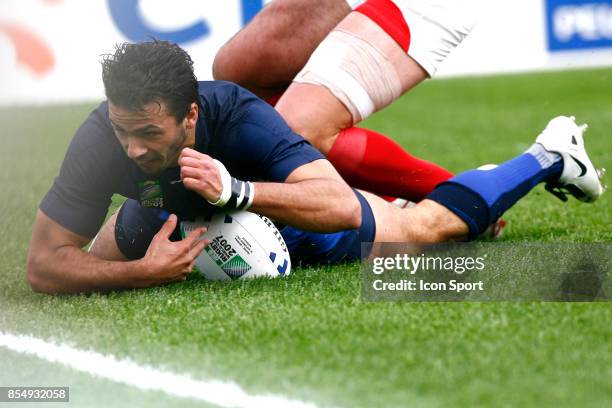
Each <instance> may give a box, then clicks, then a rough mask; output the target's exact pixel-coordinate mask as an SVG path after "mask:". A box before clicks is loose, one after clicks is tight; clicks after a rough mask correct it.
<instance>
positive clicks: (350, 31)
mask: <svg viewBox="0 0 612 408" xmlns="http://www.w3.org/2000/svg"><path fill="white" fill-rule="evenodd" d="M398 3H399V2H398ZM411 3H417V2H411ZM423 3H427V2H423ZM368 7H369V8H368ZM362 8H365V9H366V11H363V10H361V9H362ZM376 8H378V9H381V10H383V11H384V12H382V15H383V17H382V18H379V17H376V15H377V14H376V13H373V12H372V11H371V10H376ZM359 10H361V11H359ZM367 10H370V11H367ZM385 10H386V11H385ZM358 11H359V12H353V13H351V14H350V15H349V16H347V17H346V18H345V19H344V20H343V21H342V22H341V23H340V24H339V25H338V27H337V28H336V29H335V30H334V31H333V32H332V33H331V34H330V36H329V37H328V38H327V39H326V40H324V41H323V43H322V44H321V46H320V47H319V48H317V50H316V51H315V52H314V54H313V56H312V57H311V59H310V60H309V62H308V63H307V65H306V67H305V68H304V69H303V70H302V71H301V72H300V73H299V74H298V76H297V78H296V79H295V81H294V83H293V84H292V85H291V86H290V87H289V89H288V90H287V92H286V93H285V94H284V95H283V97H281V99H280V100H279V101H278V104H277V105H276V108H277V110H278V111H279V112H280V113H281V115H282V116H283V117H284V118H285V120H287V122H288V123H289V125H290V126H291V127H292V129H293V130H294V131H296V132H297V133H299V134H301V135H303V136H304V137H305V138H306V139H308V140H309V141H310V142H311V143H312V144H313V145H314V146H315V147H317V148H318V149H319V150H321V151H322V152H323V153H325V154H327V155H328V159H329V160H330V161H331V162H332V164H334V166H336V167H337V168H338V170H339V171H340V174H341V175H342V176H343V177H344V178H345V179H346V180H350V181H349V182H350V183H351V185H353V186H356V187H358V188H361V189H364V190H367V191H372V192H376V193H378V194H391V195H398V196H401V197H404V198H410V199H415V198H416V199H421V198H422V197H423V195H424V194H426V193H428V192H430V191H431V188H432V187H433V186H435V185H436V184H437V182H439V181H443V180H445V179H447V178H448V177H449V175H450V173H449V172H448V171H446V170H445V169H443V168H441V167H439V166H436V165H433V164H431V163H429V162H425V161H423V160H419V159H415V158H414V157H413V156H412V155H410V154H408V153H407V152H405V151H404V150H403V149H401V148H399V147H398V145H397V144H396V143H394V142H392V141H391V140H389V139H388V138H386V137H384V136H382V135H380V134H377V133H375V132H371V131H366V130H361V129H354V128H351V126H352V125H353V124H354V123H357V122H359V121H360V120H362V119H364V118H365V117H367V116H368V115H370V114H371V113H372V112H375V111H377V110H380V109H382V108H383V107H384V106H386V105H388V104H389V103H391V102H392V101H394V100H395V99H397V98H398V97H399V96H400V95H401V94H403V93H405V92H406V91H408V90H410V89H411V88H412V87H414V86H416V85H417V84H418V83H420V82H421V81H423V80H424V79H426V78H427V77H428V76H429V75H432V74H433V73H435V71H436V69H437V66H438V65H439V64H440V63H441V62H442V61H443V60H444V58H445V57H446V55H448V53H450V52H451V51H452V49H454V48H455V47H456V46H457V45H458V44H459V43H460V42H461V41H462V39H463V38H465V36H466V35H467V33H468V32H469V29H470V28H469V27H468V28H465V27H464V28H465V29H464V28H461V29H454V28H452V29H448V30H442V32H441V33H436V32H435V30H436V29H432V28H430V27H429V26H436V24H435V23H432V22H430V23H429V24H425V23H423V22H421V21H420V19H421V17H415V16H416V13H414V12H412V11H406V14H407V15H410V16H413V19H412V20H411V22H412V23H413V25H414V26H415V29H416V31H418V32H415V33H413V37H415V38H416V41H413V43H414V44H410V47H413V48H414V52H412V51H410V48H408V40H409V39H410V37H411V32H410V31H409V29H408V26H407V25H406V21H405V20H404V18H403V14H402V13H403V12H402V11H400V10H399V8H398V7H396V6H395V4H394V3H393V2H391V1H390V0H377V1H373V0H370V1H368V2H366V3H365V4H364V5H363V6H361V7H360V8H358ZM375 21H376V22H375ZM385 21H387V22H388V21H395V23H391V24H388V23H385ZM411 22H410V21H409V22H408V25H411ZM447 25H448V26H449V27H450V26H451V25H452V24H450V23H448V24H447ZM443 26H444V25H443ZM383 27H384V28H383ZM436 27H437V26H436ZM432 31H433V34H432V36H431V37H432V39H429V38H426V36H424V35H423V34H422V33H423V32H427V33H429V32H432ZM449 36H450V37H449ZM447 37H449V38H447ZM404 40H406V41H404ZM406 51H408V54H407V53H406ZM432 54H433V55H434V56H433V57H432ZM354 134H359V135H361V138H360V139H364V140H365V144H367V146H368V148H367V150H365V153H364V150H363V149H360V148H352V146H351V142H352V141H351V140H350V136H352V135H354ZM354 143H355V144H359V143H360V142H358V141H355V142H354ZM380 152H387V153H388V154H387V155H385V154H380ZM391 153H393V154H391ZM389 158H392V159H391V160H389ZM345 163H351V164H352V165H349V166H343V164H345ZM363 169H368V171H365V170H363ZM362 170H363V171H362ZM398 172H401V173H403V174H405V175H407V176H403V177H398ZM414 174H416V175H423V174H428V175H429V176H430V179H431V180H432V183H430V185H419V184H414V181H415V177H412V176H411V175H414ZM417 177H418V176H417Z"/></svg>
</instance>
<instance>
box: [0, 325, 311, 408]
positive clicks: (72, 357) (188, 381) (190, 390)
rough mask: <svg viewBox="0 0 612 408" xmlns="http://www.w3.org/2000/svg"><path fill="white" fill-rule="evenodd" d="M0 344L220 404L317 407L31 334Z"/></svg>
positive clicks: (3, 337) (6, 337)
mask: <svg viewBox="0 0 612 408" xmlns="http://www.w3.org/2000/svg"><path fill="white" fill-rule="evenodd" d="M0 347H5V348H7V349H9V350H12V351H15V352H18V353H22V354H29V355H33V356H36V357H39V358H41V359H43V360H47V361H49V362H52V363H60V364H63V365H65V366H68V367H70V368H72V369H75V370H78V371H82V372H84V373H88V374H91V375H94V376H97V377H101V378H106V379H109V380H112V381H115V382H119V383H123V384H127V385H131V386H133V387H136V388H140V389H141V390H154V391H162V392H165V393H166V394H169V395H173V396H177V397H183V398H193V399H198V400H201V401H205V402H208V403H210V404H214V405H218V406H221V407H236V408H260V407H261V408H316V405H314V404H312V403H309V402H303V401H297V400H290V399H287V398H284V397H280V396H274V395H249V394H247V393H246V392H245V391H244V390H243V389H242V388H241V387H240V386H239V385H238V384H235V383H230V382H224V381H218V380H208V381H202V380H194V379H192V378H190V377H188V376H186V375H181V374H175V373H171V372H167V371H161V370H158V369H155V368H152V367H147V366H141V365H138V364H136V363H134V362H133V361H129V360H118V359H117V358H115V357H114V356H112V355H111V356H105V355H102V354H100V353H96V352H93V351H84V350H78V349H75V348H73V347H70V346H68V345H63V344H54V343H51V342H47V341H45V340H41V339H37V338H35V337H31V336H23V335H13V334H8V333H3V332H0Z"/></svg>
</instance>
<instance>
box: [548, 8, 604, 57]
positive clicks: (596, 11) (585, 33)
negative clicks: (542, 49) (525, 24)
mask: <svg viewBox="0 0 612 408" xmlns="http://www.w3.org/2000/svg"><path fill="white" fill-rule="evenodd" d="M546 31H547V36H548V49H549V50H550V51H551V52H559V51H573V50H583V49H591V48H602V47H612V2H610V1H589V0H547V1H546Z"/></svg>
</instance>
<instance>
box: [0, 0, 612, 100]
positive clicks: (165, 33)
mask: <svg viewBox="0 0 612 408" xmlns="http://www.w3.org/2000/svg"><path fill="white" fill-rule="evenodd" d="M268 2H269V1H264V0H224V1H218V0H217V1H215V0H174V1H171V2H170V1H164V0H88V1H82V0H2V2H0V105H2V106H10V105H31V104H33V103H34V104H48V103H55V102H61V103H66V102H68V103H73V102H88V101H95V100H100V99H102V98H103V92H102V84H101V81H100V66H99V60H100V56H101V55H102V54H105V53H109V52H112V50H113V45H114V44H115V43H118V42H123V41H139V40H143V39H146V38H148V37H150V36H154V37H156V38H159V39H164V40H170V41H173V42H177V43H179V44H180V45H181V46H183V47H184V48H186V49H187V50H188V51H189V52H190V54H191V55H192V57H193V59H194V61H195V66H196V73H197V75H198V77H199V78H200V79H202V80H204V79H210V78H211V64H212V61H213V58H214V55H215V53H216V51H217V49H218V48H219V47H220V46H221V45H222V44H223V43H224V42H225V41H227V40H228V39H229V38H230V37H231V36H232V35H233V34H234V33H235V32H236V31H238V30H239V29H240V28H241V27H243V26H244V25H245V24H247V23H248V21H250V19H251V18H252V17H253V16H254V15H255V14H256V13H257V12H258V11H259V10H260V9H261V8H262V7H264V6H265V4H266V3H268ZM481 2H482V17H481V22H480V25H478V26H477V28H476V29H475V31H474V33H473V35H471V36H470V37H469V38H468V39H467V40H466V41H465V42H464V44H463V45H462V46H461V47H460V49H459V50H458V51H457V52H456V53H454V54H453V55H452V56H451V58H449V60H448V61H447V62H446V63H445V64H443V66H442V69H441V71H440V73H439V76H442V77H444V76H456V75H470V74H495V73H503V72H526V71H534V70H550V69H568V68H569V69H573V68H579V67H593V66H612V1H609V0H514V1H502V0H482V1H481Z"/></svg>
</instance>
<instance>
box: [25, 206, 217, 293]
mask: <svg viewBox="0 0 612 408" xmlns="http://www.w3.org/2000/svg"><path fill="white" fill-rule="evenodd" d="M175 227H176V217H175V216H171V217H170V218H169V219H168V221H167V222H166V223H165V224H164V226H163V227H162V229H161V230H160V231H159V232H158V234H157V235H156V236H155V238H154V239H153V241H152V242H151V245H150V247H149V249H148V251H147V254H146V255H145V257H144V258H142V259H140V260H137V261H129V262H122V261H106V260H102V259H99V258H97V257H95V256H93V255H91V254H89V253H87V252H85V251H83V250H82V247H84V246H85V245H87V243H88V242H89V241H90V239H89V238H87V237H84V236H81V235H77V234H75V233H74V232H72V231H70V230H68V229H66V228H64V227H62V226H61V225H60V224H58V223H57V222H55V221H53V220H52V219H51V218H49V217H48V216H47V215H46V214H45V213H44V212H42V211H41V210H38V213H37V215H36V221H35V222H34V228H33V231H32V240H31V242H30V249H29V253H28V262H27V276H28V281H29V283H30V285H31V287H32V289H34V290H35V291H36V292H43V293H82V292H98V291H109V290H113V289H126V288H143V287H149V286H155V285H160V284H164V283H168V282H174V281H180V280H184V279H185V277H186V275H187V274H188V273H189V272H190V271H191V268H192V266H193V261H194V260H195V258H196V257H197V256H198V255H199V254H200V252H201V251H202V249H203V248H204V246H205V245H206V243H207V242H205V241H198V239H197V238H199V237H200V236H201V234H202V233H203V230H202V229H199V230H197V231H193V232H192V233H191V234H190V235H189V236H188V237H187V238H186V239H184V240H182V241H179V242H170V240H169V236H170V234H172V231H173V230H174V228H175Z"/></svg>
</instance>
